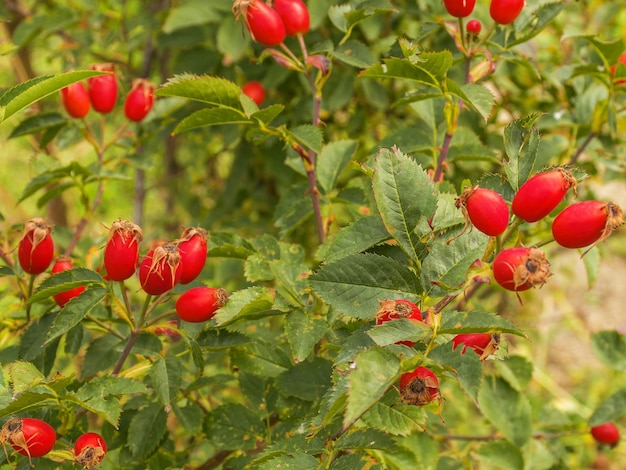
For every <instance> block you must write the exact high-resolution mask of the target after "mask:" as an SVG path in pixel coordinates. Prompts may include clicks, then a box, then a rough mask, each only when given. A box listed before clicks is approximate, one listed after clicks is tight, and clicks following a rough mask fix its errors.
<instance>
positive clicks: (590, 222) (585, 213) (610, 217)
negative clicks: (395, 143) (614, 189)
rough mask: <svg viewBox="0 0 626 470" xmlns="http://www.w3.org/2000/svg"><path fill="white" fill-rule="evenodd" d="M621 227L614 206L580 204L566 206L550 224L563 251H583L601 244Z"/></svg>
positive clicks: (621, 218)
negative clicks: (572, 249)
mask: <svg viewBox="0 0 626 470" xmlns="http://www.w3.org/2000/svg"><path fill="white" fill-rule="evenodd" d="M623 224H624V218H623V216H622V209H621V208H620V207H619V206H618V205H617V204H616V203H614V202H602V201H582V202H577V203H575V204H572V205H570V206H567V207H566V208H565V209H563V210H562V211H561V212H560V213H559V214H558V215H557V216H556V217H555V218H554V221H553V222H552V235H553V236H554V239H555V240H556V242H557V243H558V244H559V245H561V246H563V247H565V248H583V247H585V246H589V245H592V244H594V243H597V242H601V241H602V240H604V239H605V238H607V237H608V236H609V235H611V233H612V232H613V231H614V230H616V229H618V228H619V227H620V226H621V225H623Z"/></svg>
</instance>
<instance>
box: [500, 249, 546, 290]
mask: <svg viewBox="0 0 626 470" xmlns="http://www.w3.org/2000/svg"><path fill="white" fill-rule="evenodd" d="M491 269H492V271H493V277H494V279H495V280H496V282H497V283H498V284H500V285H501V286H502V287H504V288H505V289H508V290H511V291H518V292H519V291H524V290H528V289H530V288H531V287H536V286H540V287H541V286H542V285H544V284H545V283H546V281H547V280H548V278H549V277H550V276H551V273H550V263H549V262H548V260H547V259H546V257H545V255H544V253H543V252H542V251H541V250H538V249H537V248H527V247H514V248H506V249H504V250H502V251H501V252H500V253H498V255H497V256H496V257H495V259H494V260H493V264H492V267H491Z"/></svg>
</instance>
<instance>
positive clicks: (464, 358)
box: [429, 343, 483, 401]
mask: <svg viewBox="0 0 626 470" xmlns="http://www.w3.org/2000/svg"><path fill="white" fill-rule="evenodd" d="M452 346H453V344H452V343H447V344H444V345H442V346H439V347H437V348H435V349H433V350H432V352H431V354H430V355H429V357H430V358H431V359H433V360H434V361H437V362H439V363H440V364H446V366H449V367H451V368H452V370H453V372H454V373H455V374H456V376H457V379H458V381H459V385H461V388H462V389H463V391H465V393H467V395H468V396H469V397H470V398H471V399H472V400H474V401H477V399H478V391H479V389H480V383H481V380H482V375H483V365H482V363H481V362H480V358H479V357H478V354H474V352H473V351H472V350H468V351H466V353H465V354H461V351H460V348H459V349H456V350H454V351H453V350H452Z"/></svg>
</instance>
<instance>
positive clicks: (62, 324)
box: [46, 271, 109, 344]
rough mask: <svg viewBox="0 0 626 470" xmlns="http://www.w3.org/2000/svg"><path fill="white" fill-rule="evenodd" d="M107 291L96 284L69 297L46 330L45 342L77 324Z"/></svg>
mask: <svg viewBox="0 0 626 470" xmlns="http://www.w3.org/2000/svg"><path fill="white" fill-rule="evenodd" d="M63 272H69V271H63ZM91 272H93V271H91ZM59 274H62V273H59ZM108 292H109V291H108V289H105V288H104V287H100V286H97V285H96V286H91V287H89V288H88V289H86V290H85V291H84V292H82V293H81V294H80V295H79V296H78V297H75V298H73V299H71V300H70V301H69V302H68V303H67V304H65V306H64V307H63V308H62V309H61V311H60V312H59V314H58V315H57V317H56V318H55V320H54V324H53V325H52V328H51V329H50V330H49V331H48V336H47V337H46V344H49V343H50V342H52V341H53V340H55V339H56V338H58V337H59V336H62V335H64V334H65V333H67V332H68V331H70V330H71V329H72V328H74V327H75V326H76V325H78V324H79V323H80V322H81V321H82V319H83V318H85V316H86V315H88V314H89V313H90V312H91V311H92V310H93V309H94V308H95V307H97V306H98V305H99V304H100V303H101V302H102V299H104V297H105V296H106V295H107V294H108Z"/></svg>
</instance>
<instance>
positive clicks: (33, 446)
mask: <svg viewBox="0 0 626 470" xmlns="http://www.w3.org/2000/svg"><path fill="white" fill-rule="evenodd" d="M56 440H57V436H56V433H55V431H54V429H52V426H50V425H49V424H48V423H46V422H45V421H42V420H40V419H36V418H11V419H9V420H8V421H7V422H6V423H4V426H2V429H0V443H2V445H3V446H4V445H5V444H6V443H7V442H8V443H9V444H10V445H11V447H13V448H14V449H15V451H16V452H17V453H19V454H22V455H25V456H27V457H28V458H29V459H30V458H31V457H43V456H44V455H46V454H47V453H48V452H50V451H51V450H52V448H53V447H54V444H55V443H56Z"/></svg>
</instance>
